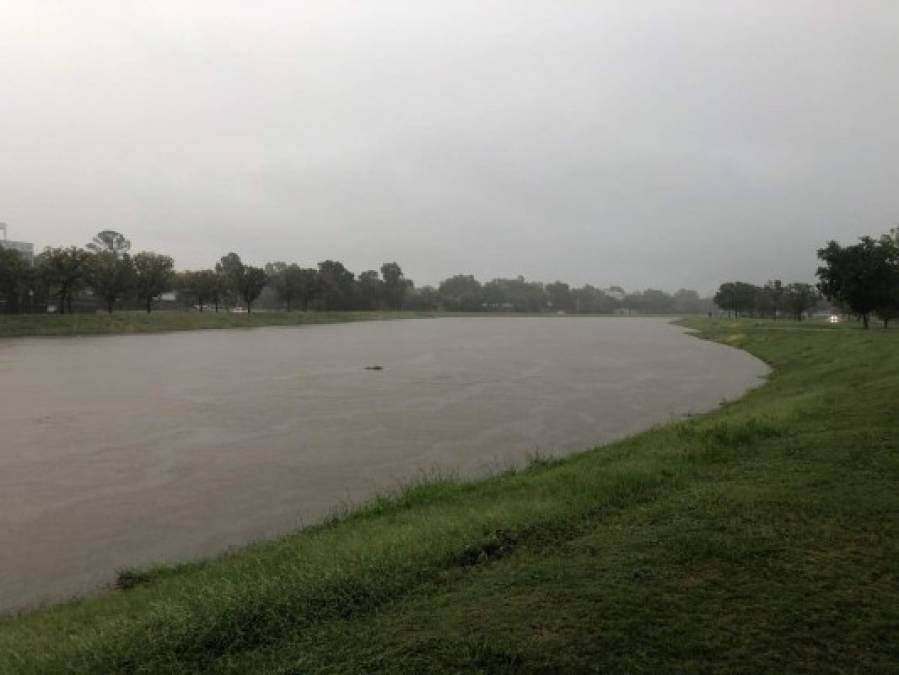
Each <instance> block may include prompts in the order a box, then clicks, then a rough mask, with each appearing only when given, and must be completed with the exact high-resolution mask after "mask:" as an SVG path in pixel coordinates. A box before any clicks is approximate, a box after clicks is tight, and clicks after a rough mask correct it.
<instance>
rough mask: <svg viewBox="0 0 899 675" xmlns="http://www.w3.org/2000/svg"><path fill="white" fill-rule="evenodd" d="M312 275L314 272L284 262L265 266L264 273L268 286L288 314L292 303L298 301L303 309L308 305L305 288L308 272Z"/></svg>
mask: <svg viewBox="0 0 899 675" xmlns="http://www.w3.org/2000/svg"><path fill="white" fill-rule="evenodd" d="M309 271H311V272H312V273H313V275H314V274H315V270H303V269H301V268H300V266H299V265H296V264H291V265H288V264H287V263H284V262H273V263H267V264H266V265H265V273H266V275H267V276H268V280H269V285H270V286H271V287H272V288H273V289H274V291H275V293H276V294H277V295H278V298H279V299H280V300H281V302H283V303H284V304H285V305H286V307H287V311H288V312H289V311H290V310H291V308H292V306H293V303H294V301H297V300H299V301H300V302H302V304H303V308H304V309H305V307H306V305H308V299H306V300H304V297H305V296H306V295H307V289H306V286H307V284H308V282H309V278H308V272H309Z"/></svg>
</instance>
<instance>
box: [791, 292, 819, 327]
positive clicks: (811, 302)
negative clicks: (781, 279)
mask: <svg viewBox="0 0 899 675" xmlns="http://www.w3.org/2000/svg"><path fill="white" fill-rule="evenodd" d="M783 298H784V300H785V302H786V305H787V307H789V308H790V312H791V313H792V315H793V316H794V317H795V319H796V320H797V321H802V317H803V315H805V313H806V312H808V311H809V310H811V309H813V308H814V307H815V306H816V305H817V304H818V298H819V296H818V291H817V290H816V289H815V287H814V286H812V285H811V284H801V283H792V284H788V285H787V286H784V287H783Z"/></svg>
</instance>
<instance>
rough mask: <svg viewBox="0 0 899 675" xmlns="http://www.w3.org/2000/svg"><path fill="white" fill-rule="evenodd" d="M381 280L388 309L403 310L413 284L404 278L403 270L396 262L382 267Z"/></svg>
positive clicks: (387, 263)
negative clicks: (407, 294)
mask: <svg viewBox="0 0 899 675" xmlns="http://www.w3.org/2000/svg"><path fill="white" fill-rule="evenodd" d="M381 278H382V279H383V282H384V301H385V304H386V305H387V307H388V309H402V308H403V301H404V300H405V298H406V293H407V292H408V291H409V288H410V287H411V286H412V282H411V281H409V280H408V279H406V278H405V277H404V276H403V270H402V268H400V266H399V265H397V264H396V263H395V262H386V263H384V264H383V265H381Z"/></svg>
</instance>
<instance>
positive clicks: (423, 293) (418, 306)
mask: <svg viewBox="0 0 899 675" xmlns="http://www.w3.org/2000/svg"><path fill="white" fill-rule="evenodd" d="M405 307H406V308H407V309H411V310H413V311H416V312H433V311H435V310H437V309H439V308H440V293H438V292H437V289H436V288H434V287H433V286H422V287H421V288H412V289H410V291H409V293H408V295H407V297H406V304H405Z"/></svg>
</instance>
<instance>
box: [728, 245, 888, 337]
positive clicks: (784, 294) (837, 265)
mask: <svg viewBox="0 0 899 675" xmlns="http://www.w3.org/2000/svg"><path fill="white" fill-rule="evenodd" d="M818 259H819V260H820V261H821V263H822V264H821V265H820V266H819V267H818V270H817V272H816V275H817V277H818V283H817V284H816V285H814V286H813V285H812V284H807V283H792V284H783V283H782V282H781V281H779V280H775V281H769V282H768V283H766V284H764V285H762V286H757V285H755V284H751V283H747V282H744V281H728V282H725V283H723V284H721V286H720V287H719V289H718V292H717V293H715V296H714V301H715V304H716V305H717V306H718V307H719V308H721V310H722V311H725V312H727V313H729V314H730V315H732V316H735V317H736V316H770V317H772V318H774V319H777V318H778V317H779V316H782V315H792V316H793V317H794V318H795V319H797V320H800V321H801V320H802V318H803V316H805V315H806V314H807V313H808V312H810V311H812V310H814V309H815V308H816V307H818V306H819V305H820V303H821V302H822V300H827V301H828V302H830V303H831V304H832V305H833V306H834V307H835V308H836V309H837V310H838V311H840V312H842V313H844V314H849V315H851V316H855V317H857V318H858V319H859V320H861V322H862V325H863V326H864V327H865V328H868V326H869V323H870V319H871V317H872V316H876V317H877V318H879V319H880V320H881V321H882V322H883V326H884V328H887V327H888V326H889V323H890V321H891V320H892V319H895V318H897V317H899V228H893V229H892V230H890V231H889V232H888V233H887V234H884V235H881V236H880V237H879V238H877V239H875V238H873V237H870V236H865V237H861V238H860V239H859V241H858V243H857V244H852V245H849V246H842V245H840V244H839V243H837V242H835V241H831V242H828V244H827V245H826V246H825V247H824V248H820V249H818Z"/></svg>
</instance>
